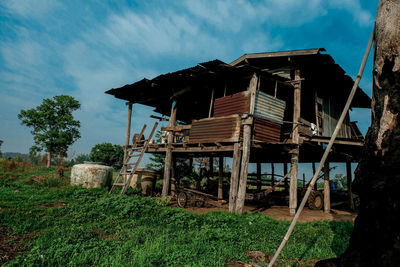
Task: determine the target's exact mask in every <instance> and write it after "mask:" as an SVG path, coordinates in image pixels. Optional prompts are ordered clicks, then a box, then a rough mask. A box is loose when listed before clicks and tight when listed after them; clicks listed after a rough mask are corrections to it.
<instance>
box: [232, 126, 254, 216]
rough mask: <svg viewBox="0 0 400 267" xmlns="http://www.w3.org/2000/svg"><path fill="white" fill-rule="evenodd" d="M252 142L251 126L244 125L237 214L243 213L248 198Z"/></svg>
mask: <svg viewBox="0 0 400 267" xmlns="http://www.w3.org/2000/svg"><path fill="white" fill-rule="evenodd" d="M250 142H251V125H244V127H243V155H242V164H241V169H240V180H239V189H238V195H237V199H236V207H235V212H236V213H239V214H241V213H243V208H244V200H245V197H246V186H247V174H248V167H249V159H250Z"/></svg>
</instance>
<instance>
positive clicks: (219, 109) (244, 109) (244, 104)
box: [214, 91, 250, 117]
mask: <svg viewBox="0 0 400 267" xmlns="http://www.w3.org/2000/svg"><path fill="white" fill-rule="evenodd" d="M249 109H250V92H249V91H244V92H239V93H236V94H233V95H229V96H225V97H221V98H217V99H215V102H214V117H221V116H226V115H232V114H243V113H248V112H249Z"/></svg>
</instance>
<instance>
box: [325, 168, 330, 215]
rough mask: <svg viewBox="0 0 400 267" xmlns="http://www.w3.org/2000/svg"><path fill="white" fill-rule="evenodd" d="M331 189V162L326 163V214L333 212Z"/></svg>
mask: <svg viewBox="0 0 400 267" xmlns="http://www.w3.org/2000/svg"><path fill="white" fill-rule="evenodd" d="M329 189H330V187H329V161H328V160H326V161H325V163H324V212H326V213H329V212H330V211H331V192H330V190H329Z"/></svg>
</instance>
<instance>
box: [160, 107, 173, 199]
mask: <svg viewBox="0 0 400 267" xmlns="http://www.w3.org/2000/svg"><path fill="white" fill-rule="evenodd" d="M176 111H177V108H176V101H173V102H172V106H171V116H170V117H169V122H168V126H170V127H172V126H175V124H176ZM173 140H174V135H173V132H170V134H169V135H168V146H167V151H166V153H165V163H164V178H163V188H162V194H161V196H162V197H163V198H166V197H167V196H168V191H169V186H170V177H171V163H172V148H171V145H172V142H173Z"/></svg>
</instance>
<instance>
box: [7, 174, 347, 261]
mask: <svg viewBox="0 0 400 267" xmlns="http://www.w3.org/2000/svg"><path fill="white" fill-rule="evenodd" d="M55 174H56V171H54V170H47V169H44V168H33V169H32V170H30V171H24V172H21V171H13V172H6V171H5V170H1V168H0V208H1V209H0V225H3V226H8V227H11V228H12V230H13V234H14V235H18V234H28V233H36V235H35V238H33V239H32V240H31V243H30V244H29V250H28V252H26V253H24V254H22V255H20V256H19V257H17V258H16V259H14V260H13V261H11V262H9V263H8V264H9V265H11V266H14V265H15V266H17V265H29V266H32V265H61V266H77V265H114V266H224V265H226V262H227V261H228V260H240V261H244V262H249V261H251V260H250V259H248V258H247V257H246V251H249V250H259V251H263V252H265V253H267V254H269V255H272V254H273V253H274V251H275V250H276V248H277V247H278V246H279V243H280V241H281V240H282V238H283V236H284V234H285V232H286V230H287V228H288V226H289V222H287V221H278V220H274V219H272V218H269V217H266V216H264V215H262V214H254V215H253V214H245V215H234V214H229V213H225V212H214V213H207V214H202V215H197V214H193V213H189V212H187V211H185V210H183V209H178V208H171V207H165V206H163V205H159V204H157V203H156V201H154V200H152V199H150V198H142V197H140V196H138V195H129V196H127V195H122V196H121V195H119V194H112V195H109V194H108V192H107V190H105V189H104V190H103V189H84V188H81V187H72V186H68V185H67V184H68V180H67V178H65V179H59V178H56V175H55ZM38 176H39V177H41V178H40V179H36V178H35V177H38ZM57 179H58V181H56V180H57ZM61 202H62V203H66V205H56V204H57V203H61ZM352 227H353V226H352V224H351V223H348V222H329V221H323V222H312V223H299V224H298V225H297V226H296V229H295V231H294V232H293V235H292V237H291V239H290V240H289V242H288V244H287V246H286V247H285V249H284V250H283V252H282V254H281V259H285V262H289V263H295V262H297V261H300V262H302V263H303V264H304V263H305V264H307V262H310V260H312V259H325V258H330V257H336V256H338V255H339V254H341V253H343V252H344V250H345V248H346V247H347V244H348V241H349V236H350V233H351V231H352Z"/></svg>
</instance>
